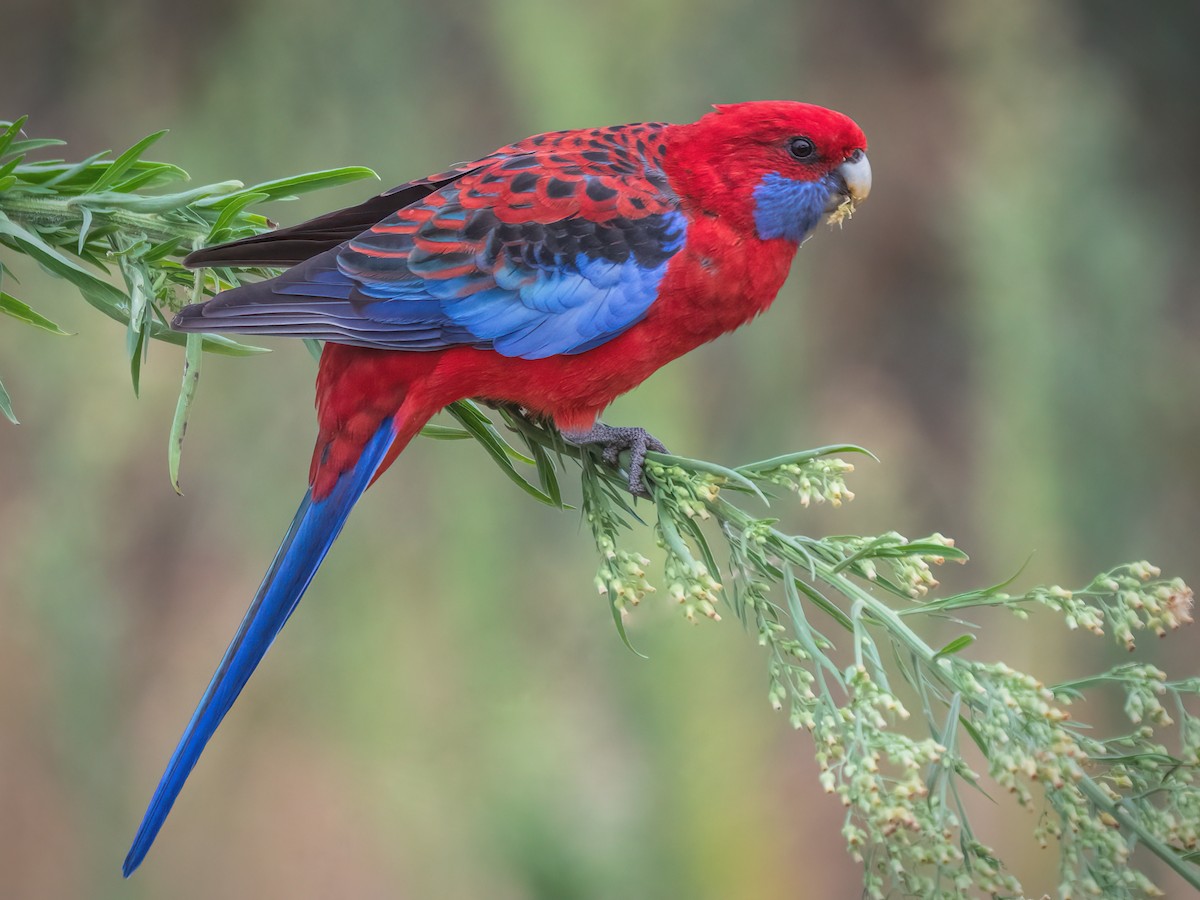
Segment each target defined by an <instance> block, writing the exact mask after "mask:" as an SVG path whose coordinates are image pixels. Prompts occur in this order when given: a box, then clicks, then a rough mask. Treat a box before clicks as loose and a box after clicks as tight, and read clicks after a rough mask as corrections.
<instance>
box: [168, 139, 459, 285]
mask: <svg viewBox="0 0 1200 900" xmlns="http://www.w3.org/2000/svg"><path fill="white" fill-rule="evenodd" d="M478 165H479V163H464V164H462V165H460V166H457V167H455V168H454V169H451V170H450V171H448V172H443V173H441V174H438V175H431V176H430V177H428V178H422V179H419V180H417V181H410V182H408V183H407V184H402V185H400V186H398V187H394V188H392V189H391V190H389V191H384V192H383V193H382V194H379V195H377V196H375V197H372V198H371V199H369V200H366V201H364V202H362V203H359V204H358V205H357V206H348V207H346V208H345V209H339V210H335V211H334V212H331V213H325V214H324V215H322V216H317V217H316V218H315V219H309V220H308V221H307V222H301V223H300V224H299V225H291V226H289V227H287V228H277V229H275V230H274V231H267V232H264V233H263V234H256V235H254V236H252V237H248V238H242V239H240V240H236V241H229V242H228V243H224V244H216V245H214V246H212V247H204V248H202V249H200V250H196V251H194V252H193V253H190V254H189V255H188V256H187V257H186V258H185V259H184V261H183V264H184V265H185V266H188V267H189V268H193V269H198V268H201V267H204V266H245V267H255V268H257V267H263V268H281V267H284V266H294V265H296V263H299V262H303V261H304V260H306V259H311V258H312V257H314V256H316V255H317V254H318V253H321V252H322V251H324V250H330V249H332V248H334V247H336V246H337V245H338V244H342V243H344V242H346V241H348V240H350V239H351V238H353V237H355V236H357V235H359V234H362V233H363V232H364V231H366V230H367V229H368V228H370V227H371V226H372V225H374V224H376V223H377V222H381V221H383V220H384V219H386V218H387V217H388V216H390V215H391V214H392V213H394V212H396V211H397V210H400V209H404V207H406V206H411V205H412V204H414V203H417V202H419V201H421V200H422V199H424V198H425V197H428V196H429V195H430V194H432V193H433V192H434V191H436V190H437V189H438V188H440V187H442V186H443V185H447V184H450V183H451V182H452V181H455V180H457V179H459V178H461V177H462V176H463V175H465V174H467V173H468V172H470V171H471V170H472V169H473V168H474V167H476V166H478Z"/></svg>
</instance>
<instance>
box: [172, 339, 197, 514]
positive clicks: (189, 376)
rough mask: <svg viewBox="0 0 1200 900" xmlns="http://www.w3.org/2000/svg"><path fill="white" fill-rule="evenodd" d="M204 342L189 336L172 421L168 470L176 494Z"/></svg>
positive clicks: (178, 492)
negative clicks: (181, 382) (184, 438)
mask: <svg viewBox="0 0 1200 900" xmlns="http://www.w3.org/2000/svg"><path fill="white" fill-rule="evenodd" d="M203 351H204V340H203V338H202V337H201V336H200V335H199V334H189V335H188V336H187V349H186V351H185V353H184V357H183V384H181V385H180V387H179V399H178V400H177V401H176V403H175V418H174V419H173V420H172V421H171V437H170V441H169V442H168V444H167V470H168V472H169V474H170V476H171V487H173V488H175V493H176V494H182V493H183V491H182V490H180V488H179V458H180V456H181V454H182V453H183V437H184V435H185V434H186V433H187V423H188V415H189V414H190V412H191V409H192V401H193V400H194V399H195V397H196V388H197V386H198V385H199V384H200V363H201V361H202V360H203V359H204V352H203Z"/></svg>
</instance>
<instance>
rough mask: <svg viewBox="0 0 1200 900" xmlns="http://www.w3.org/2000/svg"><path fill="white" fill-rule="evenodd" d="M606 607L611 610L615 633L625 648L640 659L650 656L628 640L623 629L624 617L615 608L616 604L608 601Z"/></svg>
mask: <svg viewBox="0 0 1200 900" xmlns="http://www.w3.org/2000/svg"><path fill="white" fill-rule="evenodd" d="M608 608H609V610H610V611H611V612H612V617H613V624H615V625H616V626H617V634H618V635H619V636H620V638H621V643H622V644H624V645H625V649H626V650H628V651H629V652H630V653H632V654H633V655H634V656H640V657H641V658H642V659H649V658H650V657H648V656H647V655H646V654H645V653H643V652H642V651H640V650H639V649H638V648H637V647H635V646H633V643H632V642H631V641H630V640H629V635H628V634H627V633H626V631H625V619H624V617H623V616H622V614H621V610H620V609H618V608H617V604H615V603H612V602H610V603H609V604H608Z"/></svg>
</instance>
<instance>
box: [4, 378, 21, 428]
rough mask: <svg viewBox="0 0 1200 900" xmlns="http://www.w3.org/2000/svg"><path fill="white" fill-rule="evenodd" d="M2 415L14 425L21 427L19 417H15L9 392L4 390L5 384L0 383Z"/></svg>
mask: <svg viewBox="0 0 1200 900" xmlns="http://www.w3.org/2000/svg"><path fill="white" fill-rule="evenodd" d="M0 413H4V418H6V419H8V421H10V422H12V423H13V424H14V425H20V424H21V423H20V422H18V421H17V417H16V416H14V415H13V408H12V399H11V398H10V397H9V396H8V391H6V390H5V389H4V382H3V381H0Z"/></svg>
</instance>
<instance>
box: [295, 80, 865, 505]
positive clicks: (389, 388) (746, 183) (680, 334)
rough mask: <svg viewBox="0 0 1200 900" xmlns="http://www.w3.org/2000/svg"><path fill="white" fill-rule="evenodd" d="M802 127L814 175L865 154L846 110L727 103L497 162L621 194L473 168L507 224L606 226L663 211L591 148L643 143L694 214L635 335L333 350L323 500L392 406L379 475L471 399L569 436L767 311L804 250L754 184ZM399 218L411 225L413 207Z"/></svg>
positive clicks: (532, 141) (321, 463)
mask: <svg viewBox="0 0 1200 900" xmlns="http://www.w3.org/2000/svg"><path fill="white" fill-rule="evenodd" d="M793 134H803V135H805V136H806V137H808V138H810V139H811V140H812V141H813V142H814V143H816V144H817V145H818V146H819V147H820V148H821V156H822V159H821V160H820V161H819V162H817V163H815V164H813V165H811V166H801V167H798V168H800V170H801V171H802V172H803V173H804V175H805V176H806V177H808V178H811V179H816V178H820V177H822V176H824V175H826V174H827V173H828V172H829V171H830V170H832V169H833V168H835V167H836V166H837V165H838V164H840V163H841V162H842V161H843V160H845V159H846V158H847V157H849V156H850V155H851V154H852V153H853V152H854V151H856V150H865V148H866V139H865V138H864V137H863V135H862V132H861V131H860V130H859V128H858V127H857V126H856V125H855V124H854V123H853V122H852V121H851V120H850V119H848V118H847V117H845V116H843V115H841V114H840V113H836V112H833V111H832V110H826V109H822V108H820V107H814V106H809V105H806V104H798V103H782V102H781V103H748V104H737V105H733V106H722V107H718V108H717V112H715V113H710V114H709V115H707V116H705V117H704V118H702V119H701V120H699V121H698V122H696V123H693V124H690V125H674V126H659V125H637V126H626V127H625V128H614V129H596V130H591V131H574V132H558V133H554V134H548V135H541V136H538V137H534V138H529V139H527V140H525V141H522V142H519V143H518V144H514V145H512V146H511V147H509V148H504V149H503V150H501V151H498V152H497V155H496V156H497V158H503V156H505V155H508V154H510V153H511V152H513V151H517V152H522V153H531V154H534V155H535V156H536V157H537V158H538V161H539V164H540V165H544V166H546V167H548V168H550V169H552V170H555V169H557V170H560V171H561V170H562V169H564V168H568V167H571V166H575V167H579V168H582V170H583V172H584V173H586V174H596V175H599V176H600V178H601V179H602V180H603V182H604V184H605V185H606V186H611V187H613V188H615V189H616V194H615V195H614V196H613V197H610V198H608V199H607V200H606V202H603V203H598V202H592V201H590V200H589V201H587V202H586V203H585V204H582V205H581V204H579V203H578V202H576V203H575V205H574V206H573V207H572V208H571V209H570V210H568V209H567V208H565V207H563V206H562V205H561V204H562V203H563V202H566V201H549V200H547V199H546V198H545V196H544V188H543V192H542V193H541V194H538V195H535V196H536V199H537V202H536V203H535V204H533V205H532V206H529V207H527V208H519V207H514V202H515V201H516V200H518V199H524V198H516V197H514V195H513V194H512V193H511V191H510V190H509V186H510V185H511V179H509V180H508V181H502V182H498V183H495V184H493V185H489V184H487V183H486V182H485V178H486V176H485V175H480V174H478V171H479V170H473V171H474V172H475V174H472V175H468V176H466V177H465V178H464V179H463V181H464V183H465V184H464V185H463V188H462V195H465V196H466V197H467V198H468V199H467V200H465V201H464V205H468V204H469V205H471V206H475V205H485V204H486V205H489V206H490V207H491V208H492V209H493V210H495V212H496V214H497V216H498V217H499V218H502V219H507V220H510V221H552V220H553V219H554V218H561V217H562V216H563V215H564V214H566V213H568V212H569V213H570V214H572V215H581V216H584V217H586V218H590V219H596V220H604V219H605V218H610V217H612V216H615V215H619V214H624V213H627V212H628V211H631V203H632V201H633V200H634V199H637V200H640V201H641V202H642V203H643V204H646V205H647V206H652V208H658V205H659V204H661V201H660V200H658V199H657V198H658V197H659V196H660V192H658V191H656V190H654V189H653V186H650V187H649V188H648V187H647V182H646V180H645V178H644V176H643V173H642V172H632V173H631V172H613V171H611V170H606V169H605V167H604V166H602V165H601V164H599V163H593V162H590V161H589V160H588V159H587V158H585V157H583V156H582V154H583V153H585V152H586V151H587V148H588V147H589V142H595V141H597V140H600V141H610V142H622V143H624V144H626V145H636V144H637V142H639V141H640V142H642V143H643V145H646V146H647V147H648V149H649V151H650V155H651V157H652V159H653V160H654V161H655V162H656V163H657V164H658V165H660V166H661V171H662V173H663V174H665V176H666V179H667V182H668V183H669V185H670V187H671V188H672V189H673V191H674V192H675V194H677V195H678V197H679V201H680V207H681V209H682V211H683V212H684V214H685V215H686V216H687V222H688V230H687V240H686V244H685V246H684V247H683V249H682V250H681V251H680V252H679V253H678V254H676V256H675V257H674V258H673V259H672V260H671V262H670V265H669V267H668V269H667V272H666V276H665V277H664V279H663V281H662V283H661V284H660V286H659V289H658V295H657V299H656V300H655V301H654V303H653V304H652V305H651V307H650V309H649V310H648V312H647V313H646V315H645V317H644V318H643V319H642V320H641V321H640V322H638V323H637V324H636V325H634V326H633V327H631V328H630V329H629V330H627V331H625V332H623V333H621V334H619V335H618V336H616V337H614V338H612V339H611V340H609V341H607V342H606V343H603V344H601V345H600V346H598V347H595V348H593V349H591V350H588V351H587V352H585V353H580V354H577V355H562V356H554V357H549V358H546V359H523V358H520V357H506V356H502V355H500V354H498V353H496V352H494V351H490V350H480V349H475V348H472V347H453V348H450V349H446V350H437V351H432V352H420V353H411V352H396V351H389V350H378V349H369V348H359V347H351V346H344V345H340V344H337V343H328V344H326V347H325V351H324V353H323V354H322V359H321V369H320V373H319V375H318V379H317V410H318V423H319V435H318V438H317V445H316V449H315V452H314V455H313V463H312V471H311V479H312V483H313V486H314V491H315V495H316V496H317V497H320V496H322V495H323V494H324V493H326V492H327V491H328V490H329V489H330V487H331V486H332V485H333V483H334V481H335V480H336V479H337V477H338V475H339V474H341V473H342V472H343V471H345V470H346V469H347V468H349V467H350V466H351V465H353V463H354V461H355V460H356V459H357V454H358V452H359V450H360V449H361V447H362V446H363V444H365V442H366V441H367V440H368V439H369V437H370V436H371V434H373V433H374V431H375V429H376V428H377V427H378V424H379V422H380V421H382V420H383V419H384V418H387V417H388V416H391V415H393V414H395V413H397V411H398V412H399V416H398V417H397V428H398V433H397V440H396V442H395V444H394V445H393V447H392V449H391V451H390V452H389V453H388V455H387V457H386V459H385V461H384V463H383V465H382V466H380V468H379V470H378V472H377V473H376V477H378V475H379V474H381V473H382V472H383V471H384V469H386V468H387V467H388V466H389V465H390V464H391V463H392V462H393V461H394V460H395V458H396V456H397V455H398V454H399V453H400V451H401V450H402V449H403V447H404V446H405V445H406V444H407V442H408V440H409V439H411V438H412V437H413V436H414V435H415V434H416V433H417V432H418V431H419V430H420V428H421V426H422V425H424V424H425V422H426V421H428V419H429V418H430V417H432V416H433V415H434V414H436V413H437V412H438V411H439V410H441V409H442V408H443V407H445V406H446V405H447V404H449V403H451V402H453V401H455V400H459V399H462V398H464V397H480V398H484V399H488V400H495V401H507V402H512V403H516V404H519V405H520V406H522V407H524V408H526V409H528V410H530V411H532V412H533V413H535V414H538V415H543V416H546V417H549V418H552V419H553V420H554V422H555V424H556V425H557V426H558V427H559V428H560V429H562V430H564V431H573V432H578V431H586V430H587V429H588V428H589V427H590V426H591V425H592V423H593V422H594V421H595V419H596V417H597V415H598V414H599V413H600V412H601V410H603V409H604V408H605V407H606V406H608V404H610V403H611V402H612V401H613V400H614V399H615V398H616V397H618V396H619V395H620V394H623V393H625V392H626V391H628V390H630V389H632V388H633V387H636V386H637V385H638V384H640V383H641V382H642V381H644V380H645V379H646V378H647V377H649V376H650V375H651V374H652V373H653V372H654V371H656V370H657V369H659V368H661V367H662V366H663V365H665V364H666V363H668V362H670V361H671V360H673V359H676V358H677V357H679V356H681V355H683V354H684V353H687V352H688V351H689V350H692V349H694V348H696V347H698V346H700V345H701V344H703V343H706V342H707V341H711V340H713V339H714V338H716V337H719V336H720V335H722V334H724V333H725V332H728V331H731V330H733V329H735V328H737V327H738V326H740V325H742V324H745V323H746V322H748V321H750V320H751V319H753V318H754V317H755V316H757V315H758V314H759V313H761V312H762V311H764V310H765V309H766V308H767V307H768V306H769V305H770V304H771V302H772V301H773V300H774V298H775V295H776V294H777V293H778V291H779V288H780V287H781V286H782V284H783V282H784V280H785V279H786V277H787V274H788V270H789V267H790V264H791V261H792V257H793V255H794V254H795V252H796V249H797V244H796V243H794V242H792V241H789V240H786V239H783V238H775V239H771V240H762V239H760V238H759V237H758V236H757V235H756V233H755V227H754V200H753V189H754V187H755V186H756V185H757V184H758V183H759V182H760V181H761V179H762V177H763V176H764V175H765V174H767V173H769V172H773V171H777V170H778V169H779V168H780V167H781V166H782V165H784V163H785V162H786V159H785V158H784V157H783V154H782V152H781V150H780V143H781V141H786V140H787V139H788V138H790V137H791V136H792V135H793ZM469 165H470V164H466V165H464V166H462V167H461V168H467V167H468V166H469ZM483 171H484V172H486V171H487V170H486V168H485V169H483ZM445 177H446V174H443V175H439V176H435V177H433V178H431V179H430V181H435V182H436V181H438V180H440V179H443V178H445ZM489 188H490V190H489ZM579 196H580V193H579V192H576V193H575V194H574V195H573V197H576V198H577V197H579ZM398 215H399V217H400V218H401V219H403V218H404V217H405V211H401V212H400V213H399V214H398ZM376 227H378V226H376ZM450 247H451V248H452V247H453V245H450Z"/></svg>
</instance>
